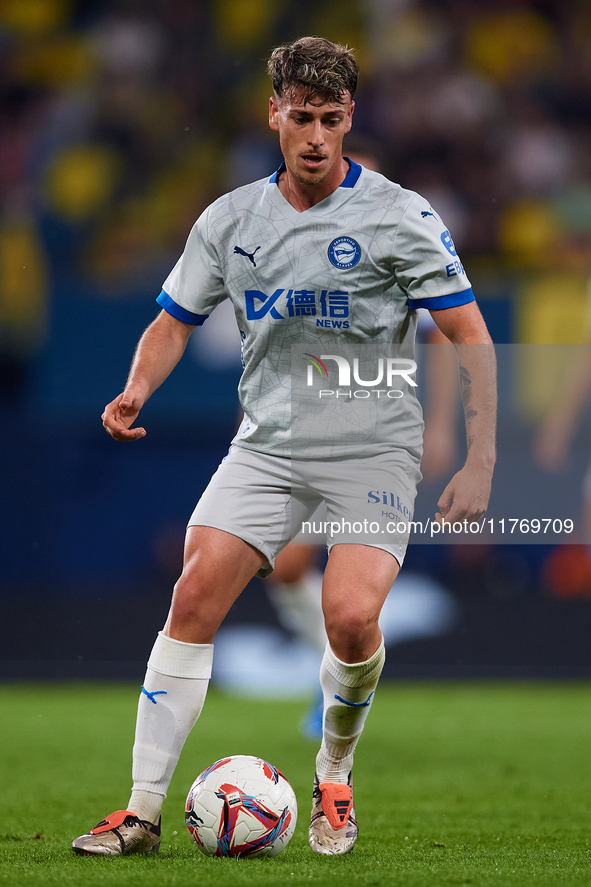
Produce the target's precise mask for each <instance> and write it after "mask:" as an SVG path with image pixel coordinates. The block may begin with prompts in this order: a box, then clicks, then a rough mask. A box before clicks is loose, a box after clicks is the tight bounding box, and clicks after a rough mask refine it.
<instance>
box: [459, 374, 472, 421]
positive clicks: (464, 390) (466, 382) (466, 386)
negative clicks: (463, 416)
mask: <svg viewBox="0 0 591 887" xmlns="http://www.w3.org/2000/svg"><path fill="white" fill-rule="evenodd" d="M471 384H472V376H471V375H470V372H469V371H468V370H467V369H466V367H463V366H461V367H460V393H461V398H462V404H463V406H464V410H466V408H467V406H468V403H469V402H470V394H471V391H470V385H471Z"/></svg>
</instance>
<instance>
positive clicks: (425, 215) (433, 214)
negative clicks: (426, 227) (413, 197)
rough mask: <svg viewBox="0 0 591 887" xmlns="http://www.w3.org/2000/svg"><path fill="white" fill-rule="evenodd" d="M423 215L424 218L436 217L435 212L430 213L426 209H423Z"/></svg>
mask: <svg viewBox="0 0 591 887" xmlns="http://www.w3.org/2000/svg"><path fill="white" fill-rule="evenodd" d="M421 216H422V217H423V218H424V219H426V218H427V216H433V218H435V213H428V212H427V211H426V210H423V212H422V213H421Z"/></svg>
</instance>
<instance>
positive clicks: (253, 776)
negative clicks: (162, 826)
mask: <svg viewBox="0 0 591 887" xmlns="http://www.w3.org/2000/svg"><path fill="white" fill-rule="evenodd" d="M297 818H298V806H297V802H296V797H295V795H294V792H293V789H292V787H291V785H290V784H289V782H288V781H287V779H286V778H285V776H284V775H283V773H280V772H279V770H277V769H276V768H275V767H273V766H272V764H268V763H267V762H266V761H262V760H261V759H260V758H255V757H253V756H252V755H233V756H232V757H230V758H222V760H221V761H216V762H215V764H212V765H211V766H210V767H207V768H206V769H205V770H204V771H203V773H200V774H199V776H198V777H197V779H196V780H195V782H194V783H193V785H192V786H191V789H190V791H189V794H188V796H187V803H186V805H185V821H186V823H187V828H188V829H189V832H190V834H191V837H192V838H193V840H194V841H195V843H196V844H197V846H198V847H199V849H200V850H201V851H202V852H203V853H205V855H206V856H257V857H262V856H277V854H278V853H281V851H282V850H283V848H284V847H286V846H287V844H288V843H289V840H290V838H291V836H292V835H293V833H294V830H295V826H296V821H297Z"/></svg>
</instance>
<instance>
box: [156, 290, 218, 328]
mask: <svg viewBox="0 0 591 887" xmlns="http://www.w3.org/2000/svg"><path fill="white" fill-rule="evenodd" d="M156 301H157V302H158V304H159V305H160V307H161V308H164V310H165V311H166V312H167V313H168V314H171V315H172V316H173V317H176V319H177V320H182V322H183V323H188V324H190V325H191V326H201V324H202V323H204V322H205V321H206V320H207V318H208V317H209V314H193V312H192V311H187V309H186V308H181V306H180V305H177V303H176V302H175V301H174V299H171V298H170V296H169V295H168V293H165V292H164V290H162V292H161V293H160V295H159V296H158V298H157V299H156Z"/></svg>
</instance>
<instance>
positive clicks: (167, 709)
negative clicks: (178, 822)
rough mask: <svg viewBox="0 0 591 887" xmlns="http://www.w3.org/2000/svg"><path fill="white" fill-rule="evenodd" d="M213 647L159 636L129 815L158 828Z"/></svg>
mask: <svg viewBox="0 0 591 887" xmlns="http://www.w3.org/2000/svg"><path fill="white" fill-rule="evenodd" d="M212 661H213V644H186V643H185V642H184V641H176V640H174V639H173V638H169V637H167V636H166V635H164V634H162V632H160V633H159V635H158V637H157V639H156V643H155V644H154V647H153V649H152V653H151V654H150V659H149V660H148V668H147V671H146V677H145V680H144V685H143V687H142V692H141V695H140V700H139V703H138V712H137V722H136V728H135V744H134V746H133V790H132V793H131V798H130V800H129V804H128V807H127V809H128V810H131V812H132V813H135V814H136V815H137V816H139V818H140V819H147V820H148V821H149V822H154V823H155V822H157V821H158V817H159V815H160V809H161V807H162V802H163V801H164V798H165V797H166V791H167V789H168V786H169V784H170V780H171V779H172V774H173V772H174V768H175V767H176V764H177V761H178V759H179V756H180V753H181V751H182V748H183V745H184V744H185V740H186V738H187V736H188V735H189V733H190V732H191V729H192V728H193V726H194V724H195V722H196V720H197V718H198V717H199V715H200V714H201V709H202V708H203V703H204V702H205V694H206V693H207V687H208V684H209V679H210V677H211V665H212Z"/></svg>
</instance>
